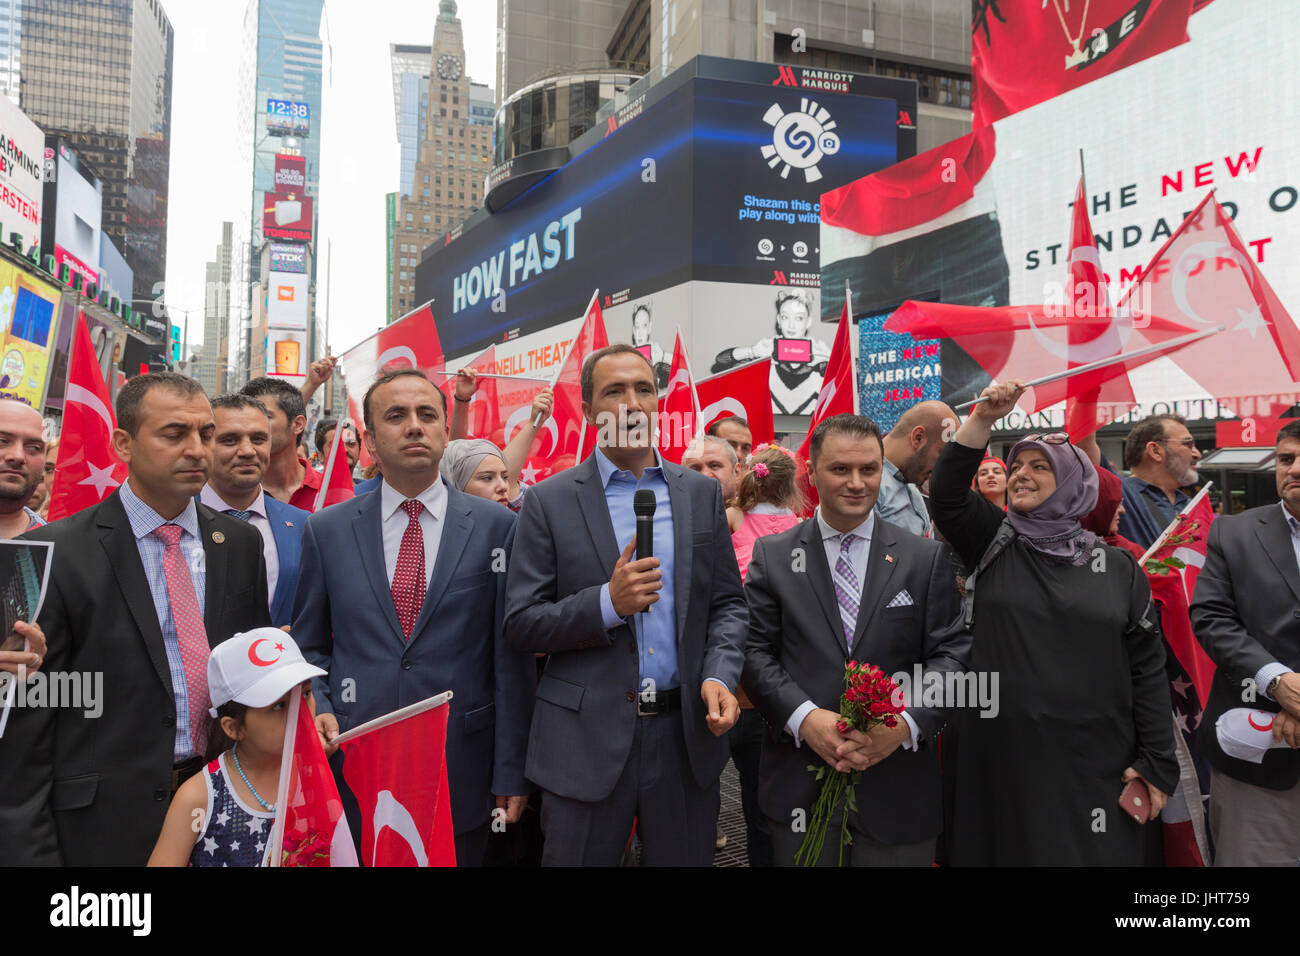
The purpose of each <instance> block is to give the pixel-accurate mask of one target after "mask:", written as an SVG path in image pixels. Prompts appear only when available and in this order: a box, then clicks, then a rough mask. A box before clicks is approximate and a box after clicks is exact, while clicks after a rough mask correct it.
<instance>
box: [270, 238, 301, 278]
mask: <svg viewBox="0 0 1300 956" xmlns="http://www.w3.org/2000/svg"><path fill="white" fill-rule="evenodd" d="M270 253H271V271H272V272H298V273H303V272H306V271H307V247H306V246H299V245H286V244H284V243H280V242H273V243H271V248H270Z"/></svg>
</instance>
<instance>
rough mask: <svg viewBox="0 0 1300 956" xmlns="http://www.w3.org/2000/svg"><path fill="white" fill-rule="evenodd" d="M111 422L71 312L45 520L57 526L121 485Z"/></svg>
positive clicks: (82, 331) (91, 351)
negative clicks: (68, 351) (68, 355)
mask: <svg viewBox="0 0 1300 956" xmlns="http://www.w3.org/2000/svg"><path fill="white" fill-rule="evenodd" d="M116 427H117V419H116V418H114V417H113V406H112V403H111V402H110V401H109V398H108V385H107V383H105V381H104V377H103V374H102V373H101V372H100V368H99V360H98V359H96V358H95V347H94V346H93V345H91V344H90V330H89V329H88V328H87V327H86V320H85V316H84V315H82V314H81V313H80V312H78V313H77V331H76V333H75V334H74V336H73V340H72V360H71V362H70V363H69V366H68V387H67V391H66V393H65V398H64V405H63V433H62V435H61V437H60V438H59V460H58V463H57V464H56V465H55V468H54V483H53V485H52V486H51V488H50V509H49V520H50V521H58V520H59V519H60V518H66V517H67V516H68V515H71V514H76V513H77V512H78V511H80V510H81V509H82V508H89V507H90V506H91V505H97V504H99V503H100V502H101V501H103V500H104V498H105V496H106V495H108V494H109V493H110V492H111V491H112V490H113V489H114V488H116V487H118V485H120V484H122V482H124V481H126V475H127V469H126V465H125V464H123V463H122V461H121V460H120V459H119V458H118V457H117V453H116V452H114V451H113V440H112V439H113V429H114V428H116Z"/></svg>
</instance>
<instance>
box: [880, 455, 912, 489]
mask: <svg viewBox="0 0 1300 956" xmlns="http://www.w3.org/2000/svg"><path fill="white" fill-rule="evenodd" d="M884 466H885V474H887V475H889V477H891V478H893V479H894V480H895V481H897V482H898V483H899V484H900V485H905V484H907V479H906V478H904V477H903V473H902V472H901V471H899V470H898V466H897V465H895V464H894V463H893V462H892V461H890V460H889V459H888V458H886V459H884Z"/></svg>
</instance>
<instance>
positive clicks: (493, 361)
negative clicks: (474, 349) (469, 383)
mask: <svg viewBox="0 0 1300 956" xmlns="http://www.w3.org/2000/svg"><path fill="white" fill-rule="evenodd" d="M461 368H470V369H473V370H474V371H475V372H478V373H479V374H481V375H488V376H490V375H493V374H495V372H496V370H497V347H496V346H495V345H489V346H488V347H487V348H486V349H485V350H484V351H482V352H480V353H479V354H478V355H476V356H475V357H474V358H473V359H471V360H470V361H468V362H466V363H465V364H464V365H462V366H461ZM445 375H446V382H445V384H444V385H443V392H444V393H445V394H446V396H447V407H448V408H449V409H453V410H454V409H455V407H456V406H455V405H454V404H453V402H454V401H455V400H456V376H455V375H454V374H453V373H452V371H451V370H450V369H448V370H447V372H446V373H445ZM466 411H467V416H466V422H465V436H464V437H466V438H491V437H492V434H493V432H495V431H496V430H497V429H498V428H500V427H501V410H500V408H499V407H498V405H497V380H496V379H495V378H490V377H489V378H480V379H479V380H478V387H477V388H475V389H474V396H473V397H472V398H471V399H470V400H469V408H468V409H467V410H466Z"/></svg>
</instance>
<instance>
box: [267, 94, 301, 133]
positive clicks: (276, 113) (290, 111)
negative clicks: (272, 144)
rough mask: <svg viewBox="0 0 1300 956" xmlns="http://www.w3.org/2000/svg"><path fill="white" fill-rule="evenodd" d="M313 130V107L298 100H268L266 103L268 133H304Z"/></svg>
mask: <svg viewBox="0 0 1300 956" xmlns="http://www.w3.org/2000/svg"><path fill="white" fill-rule="evenodd" d="M310 128H311V107H310V106H309V105H308V104H307V103H303V102H300V101H297V100H279V99H268V100H267V101H266V131H267V132H268V133H281V134H282V133H302V134H304V135H305V134H306V133H307V131H308V130H309V129H310Z"/></svg>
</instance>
